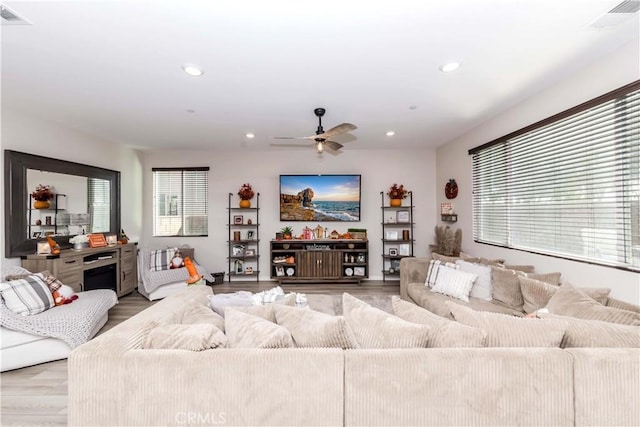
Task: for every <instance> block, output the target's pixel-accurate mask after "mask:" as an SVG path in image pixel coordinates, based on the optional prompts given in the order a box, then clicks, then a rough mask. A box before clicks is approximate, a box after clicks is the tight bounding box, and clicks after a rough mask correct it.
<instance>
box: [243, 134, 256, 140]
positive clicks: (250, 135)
mask: <svg viewBox="0 0 640 427" xmlns="http://www.w3.org/2000/svg"><path fill="white" fill-rule="evenodd" d="M245 136H246V137H247V138H249V139H251V138H255V137H256V136H255V135H254V134H252V133H248V134H246V135H245Z"/></svg>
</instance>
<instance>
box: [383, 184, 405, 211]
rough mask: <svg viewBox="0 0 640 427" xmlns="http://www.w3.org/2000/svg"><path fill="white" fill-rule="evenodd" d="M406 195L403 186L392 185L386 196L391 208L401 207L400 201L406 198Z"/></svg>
mask: <svg viewBox="0 0 640 427" xmlns="http://www.w3.org/2000/svg"><path fill="white" fill-rule="evenodd" d="M407 193H408V191H407V190H405V188H404V185H402V184H400V185H398V184H393V185H392V186H391V188H389V191H387V196H389V199H390V202H389V205H390V206H393V207H398V206H402V199H404V198H406V197H407Z"/></svg>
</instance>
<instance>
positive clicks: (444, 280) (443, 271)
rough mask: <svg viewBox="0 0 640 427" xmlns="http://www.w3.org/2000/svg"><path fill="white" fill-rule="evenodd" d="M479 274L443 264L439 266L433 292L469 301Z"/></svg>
mask: <svg viewBox="0 0 640 427" xmlns="http://www.w3.org/2000/svg"><path fill="white" fill-rule="evenodd" d="M477 277H478V276H477V275H475V274H473V273H467V272H465V271H460V270H456V269H455V268H451V267H447V266H444V265H441V266H440V267H439V268H438V277H437V278H436V284H435V285H434V286H433V288H432V289H431V290H432V291H433V292H437V293H439V294H443V295H448V296H450V297H454V298H457V299H460V300H462V301H467V302H469V293H470V292H471V288H472V287H473V282H474V281H475V280H476V278H477Z"/></svg>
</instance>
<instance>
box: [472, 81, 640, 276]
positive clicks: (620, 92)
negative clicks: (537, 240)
mask: <svg viewBox="0 0 640 427" xmlns="http://www.w3.org/2000/svg"><path fill="white" fill-rule="evenodd" d="M638 91H640V80H636V81H634V82H632V83H630V84H627V85H625V86H622V87H620V88H618V89H616V90H613V91H611V92H608V93H606V94H604V95H601V96H599V97H596V98H594V99H591V100H589V101H587V102H584V103H582V104H579V105H577V106H575V107H572V108H569V109H567V110H565V111H562V112H560V113H558V114H555V115H552V116H550V117H548V118H545V119H543V120H540V121H538V122H536V123H533V124H531V125H529V126H526V127H524V128H522V129H519V130H516V131H514V132H511V133H509V134H507V135H504V136H502V137H500V138H497V139H495V140H492V141H489V142H487V143H485V144H482V145H480V146H477V147H474V148H472V149H470V150H469V151H468V154H469V155H470V156H474V155H476V154H479V153H481V152H486V151H487V150H489V149H491V148H493V147H495V148H498V149H499V148H501V147H496V146H502V147H505V149H509V148H507V146H508V144H509V143H510V141H512V140H514V139H517V138H518V137H522V136H524V135H527V134H529V133H532V132H535V131H538V130H540V129H541V128H544V127H547V126H549V125H553V124H554V123H557V122H560V121H562V120H564V119H567V118H570V117H573V116H576V115H578V114H579V113H582V112H585V111H587V110H590V109H593V108H594V107H598V106H600V105H602V104H604V103H607V102H610V101H614V100H621V99H623V98H624V97H625V96H626V95H629V94H631V93H635V92H638ZM511 144H513V142H512V143H511ZM505 159H507V156H505ZM474 169H475V166H474ZM622 169H623V168H622V167H621V168H620V170H621V171H622ZM501 171H502V172H503V173H505V174H510V172H511V170H510V168H508V167H506V166H505V167H504V168H503V169H501ZM485 173H489V172H488V171H485ZM512 180H513V178H510V177H507V178H504V181H503V182H504V184H505V185H507V189H506V191H507V192H508V191H509V184H510V183H511V182H512ZM475 185H476V171H473V172H472V188H474V187H475ZM472 203H473V208H472V212H473V214H472V224H473V236H474V237H473V238H474V242H476V243H480V244H486V245H490V246H496V247H503V248H507V249H513V250H519V251H523V252H529V253H535V254H540V255H544V256H550V257H554V258H560V259H567V260H571V261H576V262H583V263H587V264H593V265H602V266H607V267H612V268H616V269H621V270H627V271H634V272H637V271H640V265H635V264H634V263H635V262H637V259H636V257H634V255H633V254H631V255H628V257H629V258H626V259H625V261H620V260H618V261H617V262H607V260H605V259H604V258H599V259H596V258H591V257H587V258H582V257H578V255H576V254H573V255H572V254H564V253H555V252H553V251H551V250H548V249H546V250H545V248H540V247H537V248H530V247H527V248H523V247H521V246H519V245H517V244H515V245H514V244H513V241H512V237H513V235H512V234H510V233H512V232H511V230H509V229H508V228H507V227H508V224H505V228H507V230H506V231H505V233H506V239H505V243H504V244H503V243H496V242H492V241H486V240H482V239H478V238H477V230H478V229H477V227H478V226H479V225H478V224H477V223H476V215H477V213H478V210H479V209H482V208H481V207H479V206H477V205H476V195H475V193H474V195H473V196H472ZM510 215H511V213H510V212H508V210H507V211H506V212H505V213H504V217H505V218H507V222H509V218H511V216H510ZM632 222H633V219H630V220H629V224H627V223H624V224H623V227H631V226H632ZM632 236H635V234H632Z"/></svg>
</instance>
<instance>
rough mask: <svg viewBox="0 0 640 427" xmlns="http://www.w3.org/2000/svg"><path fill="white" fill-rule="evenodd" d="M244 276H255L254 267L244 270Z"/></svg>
mask: <svg viewBox="0 0 640 427" xmlns="http://www.w3.org/2000/svg"><path fill="white" fill-rule="evenodd" d="M244 274H253V267H247V268H245V269H244Z"/></svg>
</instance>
